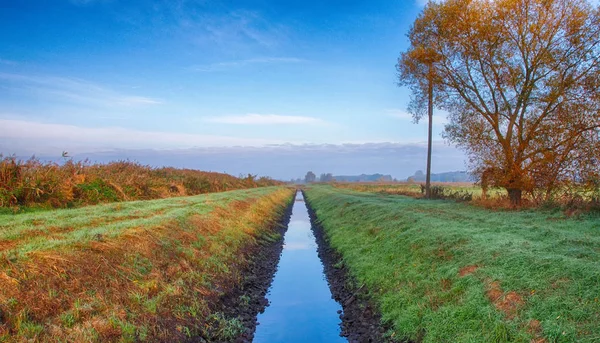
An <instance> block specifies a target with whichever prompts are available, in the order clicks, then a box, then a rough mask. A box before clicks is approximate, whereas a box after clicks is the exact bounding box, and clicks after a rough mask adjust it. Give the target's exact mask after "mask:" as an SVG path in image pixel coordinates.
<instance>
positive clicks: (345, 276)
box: [302, 192, 391, 343]
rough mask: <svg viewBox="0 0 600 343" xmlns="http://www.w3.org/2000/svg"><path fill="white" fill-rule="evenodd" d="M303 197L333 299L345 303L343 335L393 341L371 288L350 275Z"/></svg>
mask: <svg viewBox="0 0 600 343" xmlns="http://www.w3.org/2000/svg"><path fill="white" fill-rule="evenodd" d="M302 193H303V194H304V192H302ZM304 199H305V200H306V205H307V207H308V213H309V215H310V221H311V224H312V231H313V234H314V235H315V238H316V240H317V246H318V247H317V251H318V253H319V258H320V259H321V261H322V262H323V265H324V266H325V275H326V277H327V282H328V283H329V289H330V290H331V294H332V295H333V298H334V299H335V300H336V301H337V302H339V303H340V304H341V305H342V309H343V311H342V313H341V314H340V319H341V320H342V323H341V329H342V330H341V331H342V332H341V335H342V336H344V337H346V338H347V339H348V342H351V343H354V342H359V343H367V342H375V343H380V342H390V341H391V340H390V339H389V338H386V337H385V332H386V331H387V330H388V329H389V328H387V327H384V326H382V325H381V316H380V315H379V313H378V312H377V309H376V307H375V306H373V304H372V303H371V301H370V297H369V291H368V290H367V289H366V288H365V287H363V286H360V285H358V286H357V282H356V280H354V279H353V278H352V277H351V276H350V274H349V272H348V270H347V269H346V266H345V265H343V263H342V258H341V255H340V254H339V253H338V252H337V251H335V250H334V249H333V248H332V247H331V246H330V245H329V243H328V241H327V237H326V236H325V232H324V230H323V227H322V226H321V224H320V222H319V221H318V220H317V217H316V214H315V212H314V210H313V209H312V207H311V206H310V201H309V199H308V197H307V196H306V194H304Z"/></svg>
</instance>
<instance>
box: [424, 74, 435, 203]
mask: <svg viewBox="0 0 600 343" xmlns="http://www.w3.org/2000/svg"><path fill="white" fill-rule="evenodd" d="M432 68H433V66H432V65H431V63H429V85H428V88H429V89H428V93H429V103H428V108H427V112H428V113H427V114H428V117H429V123H428V124H429V130H428V132H427V174H426V176H425V197H426V198H427V199H431V140H432V135H433V80H432V79H433V74H432Z"/></svg>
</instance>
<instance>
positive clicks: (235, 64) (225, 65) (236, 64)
mask: <svg viewBox="0 0 600 343" xmlns="http://www.w3.org/2000/svg"><path fill="white" fill-rule="evenodd" d="M302 62H307V61H306V60H304V59H301V58H295V57H267V58H250V59H245V60H238V61H226V62H217V63H211V64H205V65H197V66H193V67H191V68H190V69H191V70H193V71H197V72H216V71H226V70H231V69H237V68H241V67H246V66H248V65H254V64H278V63H302Z"/></svg>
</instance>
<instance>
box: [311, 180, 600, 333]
mask: <svg viewBox="0 0 600 343" xmlns="http://www.w3.org/2000/svg"><path fill="white" fill-rule="evenodd" d="M306 193H307V201H308V202H309V204H310V205H311V206H312V207H313V208H314V209H315V211H316V213H317V216H318V219H319V220H320V221H321V223H322V225H323V227H324V229H325V231H326V235H327V236H328V237H329V239H330V243H331V245H332V246H333V247H334V248H335V249H336V250H338V251H339V252H340V253H341V254H342V256H343V263H344V264H345V265H346V266H347V267H348V268H349V270H350V272H351V274H352V275H353V276H354V277H355V279H356V282H357V283H358V284H359V285H363V284H364V285H365V286H366V287H367V288H368V289H369V290H370V291H371V295H372V297H373V300H374V301H375V302H376V304H377V305H378V307H379V308H380V310H381V312H382V315H383V320H384V321H385V322H387V323H389V324H391V326H392V327H393V329H392V331H391V332H390V333H389V334H390V336H393V337H394V338H396V339H400V340H402V339H410V340H415V341H421V340H422V341H423V342H599V341H600V325H599V323H600V302H599V298H600V217H598V216H597V215H593V214H590V215H587V216H580V217H577V218H567V217H565V215H564V214H563V213H562V212H560V211H554V212H550V211H547V212H545V211H541V210H522V211H490V210H486V209H484V208H481V207H476V206H472V205H468V204H464V203H456V202H454V201H442V200H435V201H426V200H421V199H415V198H411V197H406V196H401V195H388V194H381V193H369V192H357V191H353V190H349V189H341V188H333V187H330V186H314V187H310V188H308V190H307V192H306Z"/></svg>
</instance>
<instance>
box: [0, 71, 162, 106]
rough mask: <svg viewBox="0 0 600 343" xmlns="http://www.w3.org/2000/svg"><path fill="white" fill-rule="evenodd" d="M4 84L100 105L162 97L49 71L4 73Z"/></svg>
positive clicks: (34, 93) (1, 75) (28, 92)
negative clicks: (49, 73)
mask: <svg viewBox="0 0 600 343" xmlns="http://www.w3.org/2000/svg"><path fill="white" fill-rule="evenodd" d="M0 86H3V87H5V88H7V89H10V90H12V91H16V92H19V93H21V94H24V95H28V96H33V97H35V98H46V99H48V100H50V101H56V100H60V101H63V102H69V103H79V104H86V105H96V106H107V107H111V106H148V105H158V104H162V103H163V102H162V101H161V100H159V99H155V98H151V97H145V96H137V95H130V94H122V93H120V92H117V91H115V90H113V89H110V88H108V87H105V86H101V85H98V84H95V83H93V82H89V81H86V80H83V79H78V78H67V77H57V76H46V75H23V74H12V73H0Z"/></svg>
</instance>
